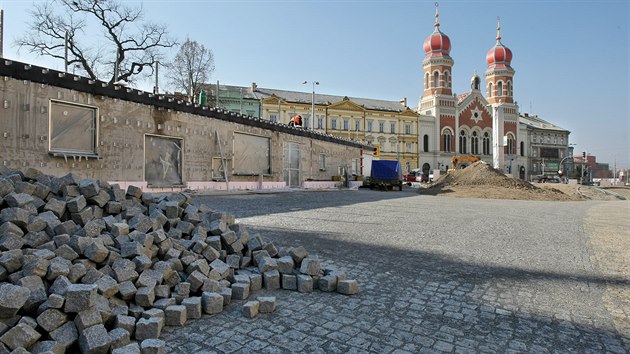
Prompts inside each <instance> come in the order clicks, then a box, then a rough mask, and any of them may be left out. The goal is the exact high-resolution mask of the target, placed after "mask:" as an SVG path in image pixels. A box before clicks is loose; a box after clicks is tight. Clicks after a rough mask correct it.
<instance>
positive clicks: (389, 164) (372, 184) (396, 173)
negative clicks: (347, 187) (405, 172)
mask: <svg viewBox="0 0 630 354" xmlns="http://www.w3.org/2000/svg"><path fill="white" fill-rule="evenodd" d="M363 185H364V186H366V187H369V188H370V189H374V188H378V189H380V190H389V189H392V190H393V189H394V188H398V190H399V191H401V190H402V185H403V181H402V171H401V168H400V162H398V161H397V160H372V166H371V171H370V175H369V176H368V177H367V178H366V179H365V181H364V183H363Z"/></svg>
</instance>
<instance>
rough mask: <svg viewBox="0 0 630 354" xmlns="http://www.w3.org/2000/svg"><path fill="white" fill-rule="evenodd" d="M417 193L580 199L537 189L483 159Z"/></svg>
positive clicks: (559, 192)
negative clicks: (507, 174)
mask: <svg viewBox="0 0 630 354" xmlns="http://www.w3.org/2000/svg"><path fill="white" fill-rule="evenodd" d="M418 193H420V194H430V195H438V194H448V195H450V196H456V197H473V198H489V199H524V200H578V199H579V198H576V197H575V196H569V195H567V194H564V193H563V192H562V191H560V190H558V189H555V188H539V187H536V186H535V185H533V184H531V183H529V182H527V181H524V180H521V179H517V178H513V177H510V176H506V175H505V174H504V173H503V172H502V171H500V170H497V169H495V168H493V167H492V166H490V165H488V164H487V163H485V162H483V161H478V162H475V163H473V164H472V165H470V166H468V167H466V168H464V169H461V170H455V171H452V172H450V173H448V174H445V175H443V176H441V177H440V178H439V179H438V180H436V181H435V182H434V183H432V184H431V185H429V186H428V187H427V188H420V189H419V190H418Z"/></svg>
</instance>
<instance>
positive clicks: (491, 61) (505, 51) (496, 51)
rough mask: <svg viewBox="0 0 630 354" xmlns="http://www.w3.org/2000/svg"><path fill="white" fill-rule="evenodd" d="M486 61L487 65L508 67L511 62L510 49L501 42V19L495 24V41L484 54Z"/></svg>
mask: <svg viewBox="0 0 630 354" xmlns="http://www.w3.org/2000/svg"><path fill="white" fill-rule="evenodd" d="M486 62H487V63H488V67H490V68H495V67H497V68H498V67H504V68H505V67H510V64H511V63H512V51H511V50H510V48H508V47H506V46H504V45H503V43H501V19H499V24H498V26H497V43H496V44H495V45H494V47H493V48H492V49H490V50H489V51H488V54H486Z"/></svg>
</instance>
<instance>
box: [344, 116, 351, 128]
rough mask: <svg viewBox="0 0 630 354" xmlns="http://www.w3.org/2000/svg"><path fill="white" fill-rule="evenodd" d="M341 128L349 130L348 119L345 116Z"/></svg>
mask: <svg viewBox="0 0 630 354" xmlns="http://www.w3.org/2000/svg"><path fill="white" fill-rule="evenodd" d="M343 130H350V120H349V119H347V118H346V119H344V120H343Z"/></svg>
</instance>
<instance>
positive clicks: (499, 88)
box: [497, 81, 503, 96]
mask: <svg viewBox="0 0 630 354" xmlns="http://www.w3.org/2000/svg"><path fill="white" fill-rule="evenodd" d="M497 96H503V81H499V82H497Z"/></svg>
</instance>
